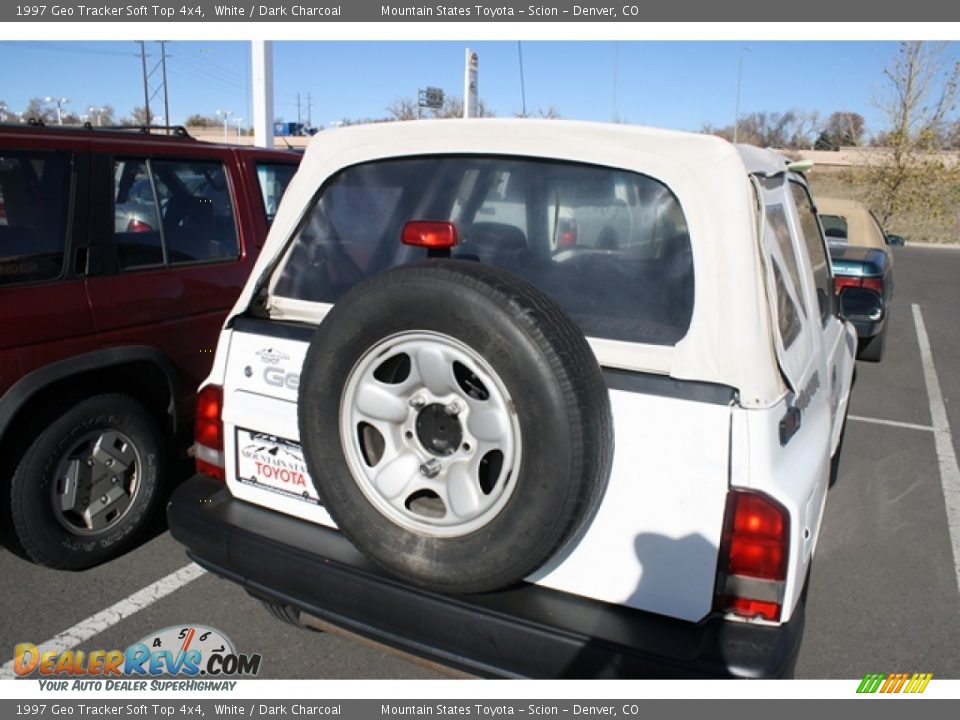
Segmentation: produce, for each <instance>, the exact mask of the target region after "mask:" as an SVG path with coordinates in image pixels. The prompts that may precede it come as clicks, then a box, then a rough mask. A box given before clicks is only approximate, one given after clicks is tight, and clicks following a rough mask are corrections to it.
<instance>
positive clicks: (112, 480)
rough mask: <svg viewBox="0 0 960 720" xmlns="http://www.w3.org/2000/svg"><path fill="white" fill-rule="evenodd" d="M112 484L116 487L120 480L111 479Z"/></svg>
mask: <svg viewBox="0 0 960 720" xmlns="http://www.w3.org/2000/svg"><path fill="white" fill-rule="evenodd" d="M110 482H111V483H113V484H114V485H116V484H117V483H118V482H120V478H116V477H112V478H110Z"/></svg>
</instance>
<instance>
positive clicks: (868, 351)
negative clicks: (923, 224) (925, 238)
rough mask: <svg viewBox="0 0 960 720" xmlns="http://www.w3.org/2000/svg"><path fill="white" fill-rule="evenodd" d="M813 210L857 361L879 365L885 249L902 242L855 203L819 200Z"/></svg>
mask: <svg viewBox="0 0 960 720" xmlns="http://www.w3.org/2000/svg"><path fill="white" fill-rule="evenodd" d="M817 211H818V212H819V213H820V222H821V223H822V224H823V232H824V235H825V236H826V239H827V247H828V248H829V250H830V262H831V264H832V265H833V282H834V287H835V288H836V291H837V295H838V297H839V299H840V306H841V311H842V314H843V316H844V317H845V318H846V319H847V320H849V321H850V322H852V323H853V324H854V326H855V327H856V328H857V337H858V338H859V347H858V349H857V358H858V359H860V360H866V361H868V362H879V361H880V360H881V359H882V358H883V350H884V346H885V345H886V339H887V332H886V330H887V316H888V315H889V314H890V309H889V303H890V300H891V299H892V298H893V252H892V251H891V250H890V247H891V246H894V245H900V246H902V245H903V244H904V240H903V238H902V237H900V236H899V235H888V234H887V233H885V232H884V230H883V228H882V227H881V226H880V222H879V221H878V220H877V218H876V217H875V216H874V214H873V213H872V212H871V211H870V208H868V207H867V206H866V205H864V204H863V203H861V202H858V201H856V200H844V199H840V198H823V197H822V198H818V199H817Z"/></svg>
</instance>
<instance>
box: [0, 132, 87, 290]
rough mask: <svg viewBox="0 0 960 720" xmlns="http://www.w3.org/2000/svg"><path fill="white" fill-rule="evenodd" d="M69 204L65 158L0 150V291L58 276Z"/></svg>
mask: <svg viewBox="0 0 960 720" xmlns="http://www.w3.org/2000/svg"><path fill="white" fill-rule="evenodd" d="M69 204H70V158H69V156H68V155H66V154H63V153H49V152H46V153H44V152H17V151H7V150H0V287H2V286H6V285H15V284H19V283H29V282H42V281H46V280H54V279H56V278H58V277H59V276H60V273H61V272H62V270H63V258H64V247H65V245H66V236H67V215H68V208H69Z"/></svg>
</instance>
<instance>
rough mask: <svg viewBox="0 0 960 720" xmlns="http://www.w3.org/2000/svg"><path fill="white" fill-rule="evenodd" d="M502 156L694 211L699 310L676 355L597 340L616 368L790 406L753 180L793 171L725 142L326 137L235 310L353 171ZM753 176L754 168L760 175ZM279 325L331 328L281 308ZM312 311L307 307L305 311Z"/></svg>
mask: <svg viewBox="0 0 960 720" xmlns="http://www.w3.org/2000/svg"><path fill="white" fill-rule="evenodd" d="M442 154H461V155H462V154H498V155H517V156H525V157H542V158H554V159H562V160H570V161H575V162H582V163H590V164H595V165H605V166H610V167H615V168H621V169H624V170H630V171H634V172H638V173H642V174H644V175H649V176H651V177H654V178H656V179H657V180H659V181H661V182H662V183H664V184H665V185H667V187H669V188H670V189H671V190H672V191H673V192H674V194H675V195H676V197H677V199H678V200H679V202H680V205H681V206H682V208H683V212H684V214H685V216H686V219H687V223H688V227H689V231H690V242H691V246H692V250H693V259H694V273H695V293H696V295H695V305H694V312H693V318H692V320H691V323H690V330H689V332H688V333H687V335H686V337H684V338H683V339H682V340H681V341H680V342H679V343H677V345H676V346H675V347H672V348H671V347H656V346H649V345H637V344H633V343H623V342H617V341H612V340H595V339H591V344H592V346H593V348H594V350H595V352H596V353H597V356H598V358H599V359H600V362H601V364H602V365H604V366H609V367H620V368H624V369H632V370H640V371H651V372H658V373H664V374H669V375H671V376H673V377H675V378H682V379H689V380H699V381H704V382H713V383H720V384H723V385H729V386H732V387H735V388H737V389H739V390H740V395H741V402H742V403H743V404H744V405H747V406H765V405H768V404H771V403H773V402H775V401H776V400H778V399H779V398H780V397H782V395H783V393H784V385H783V381H782V379H781V376H780V373H779V369H778V367H777V363H776V358H775V354H774V349H773V344H772V340H771V326H770V323H771V320H770V313H769V310H768V304H767V301H766V296H765V290H764V287H763V279H762V278H763V275H762V269H761V264H760V257H759V251H758V247H759V244H758V239H757V232H758V206H757V199H756V196H755V193H754V192H753V190H752V188H751V186H750V181H749V177H748V175H749V173H750V172H754V171H758V172H759V174H762V175H770V174H773V173H775V172H777V169H778V168H779V172H785V171H786V165H785V162H784V159H783V158H782V156H779V155H776V154H774V153H772V152H769V151H764V150H759V149H756V148H748V149H745V150H744V151H743V154H741V152H739V151H738V149H737V148H735V147H734V146H733V145H732V144H730V143H728V142H726V141H725V140H723V139H721V138H718V137H714V136H709V135H698V134H692V133H682V132H675V131H670V130H659V129H654V128H648V127H640V126H634V125H615V124H601V123H584V122H571V121H564V120H534V119H477V120H418V121H411V122H394V123H379V124H370V125H362V126H352V127H347V128H340V129H336V130H327V131H323V132H320V133H318V134H317V135H316V136H314V138H313V139H312V140H311V141H310V145H309V146H308V149H307V152H306V154H305V156H304V158H303V162H302V163H301V165H300V169H299V170H298V171H297V174H296V175H295V176H294V178H293V180H292V181H291V182H290V185H289V187H288V188H287V191H286V194H285V196H284V198H283V202H282V203H281V206H280V209H279V212H278V213H277V216H276V219H275V220H274V223H273V226H272V228H271V230H270V234H269V236H268V238H267V241H266V245H265V247H264V249H263V252H262V253H261V255H260V257H259V259H258V260H257V263H256V266H255V268H254V271H253V273H252V275H251V279H250V281H249V282H248V283H247V286H246V287H245V289H244V292H243V293H242V295H241V296H240V299H239V301H238V303H237V305H236V306H235V308H234V313H233V314H237V313H241V312H243V311H245V310H246V308H247V307H248V306H249V304H250V302H251V299H252V297H253V291H254V289H255V287H257V286H258V285H260V283H261V280H262V276H263V274H264V273H265V272H266V271H267V270H268V269H269V267H270V266H271V265H272V264H273V263H275V262H276V261H277V259H278V258H279V256H281V255H282V254H283V252H284V250H285V248H286V246H287V243H288V241H289V239H290V238H291V236H292V235H293V233H294V232H295V230H296V228H297V226H298V224H299V222H300V220H301V217H302V215H303V213H304V212H306V211H307V210H308V209H309V207H310V204H311V199H312V198H313V196H314V195H315V194H316V193H317V190H318V189H319V188H320V187H321V186H322V185H323V184H324V183H325V182H326V181H327V179H328V178H330V177H331V176H333V175H336V174H337V173H338V172H339V171H341V170H342V169H344V168H346V167H349V166H351V165H356V164H359V163H364V162H370V161H375V160H379V159H384V158H394V157H401V156H413V155H442ZM748 168H749V169H748ZM270 302H271V306H270V307H271V313H272V315H273V316H276V317H289V318H299V319H311V320H314V321H316V320H319V319H320V317H321V316H322V312H323V311H322V310H320V309H317V310H316V311H315V313H314V314H313V316H312V317H303V315H304V312H303V310H302V308H301V309H300V311H299V312H297V311H292V310H291V308H290V307H287V308H285V307H284V300H283V299H277V298H273V299H271V301H270ZM301 306H302V303H301Z"/></svg>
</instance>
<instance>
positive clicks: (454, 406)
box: [443, 400, 463, 417]
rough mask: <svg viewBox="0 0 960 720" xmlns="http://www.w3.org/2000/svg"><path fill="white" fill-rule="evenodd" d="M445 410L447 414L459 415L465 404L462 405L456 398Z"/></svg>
mask: <svg viewBox="0 0 960 720" xmlns="http://www.w3.org/2000/svg"><path fill="white" fill-rule="evenodd" d="M443 410H444V412H446V413H447V415H450V416H451V417H456V416H457V415H459V414H460V413H462V412H463V405H461V404H460V403H459V402H458V401H456V400H454V401H453V402H452V403H450V404H449V405H447V406H446V407H445V408H444V409H443Z"/></svg>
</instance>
